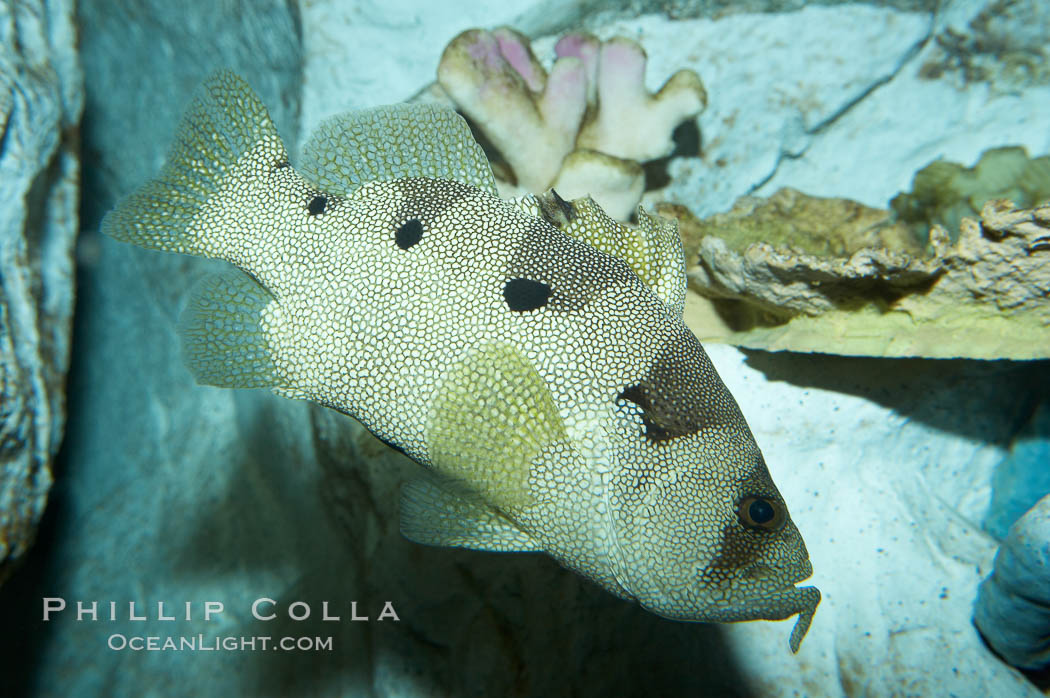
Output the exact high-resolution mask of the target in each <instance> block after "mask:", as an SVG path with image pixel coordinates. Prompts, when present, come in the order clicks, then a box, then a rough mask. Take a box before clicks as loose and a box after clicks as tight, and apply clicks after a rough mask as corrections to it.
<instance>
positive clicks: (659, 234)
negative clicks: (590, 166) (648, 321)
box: [514, 189, 685, 316]
mask: <svg viewBox="0 0 1050 698" xmlns="http://www.w3.org/2000/svg"><path fill="white" fill-rule="evenodd" d="M514 203H515V204H516V205H517V206H518V208H520V209H521V210H522V211H524V212H525V213H528V214H529V215H532V216H536V217H537V218H542V219H543V220H545V221H547V222H548V223H550V224H551V225H553V226H554V227H555V228H557V229H558V230H560V231H562V232H563V233H565V234H566V235H568V236H569V237H571V238H575V239H577V240H579V241H581V242H585V243H587V244H588V245H590V246H591V247H594V248H595V249H598V250H601V251H602V252H605V253H606V254H610V255H612V256H614V257H619V258H620V259H622V260H623V261H624V262H626V263H627V266H629V267H630V268H631V269H632V270H633V271H634V273H635V274H637V275H638V278H640V279H641V280H642V282H643V283H644V284H646V285H647V286H648V287H649V288H650V290H652V292H653V293H655V294H656V295H657V296H659V297H660V299H661V300H663V302H664V303H666V304H667V306H668V307H669V308H671V309H672V310H674V312H676V313H677V314H678V315H679V316H681V315H682V313H683V311H684V309H685V256H684V254H683V252H682V239H681V238H680V237H679V236H678V224H677V222H675V221H670V220H666V219H664V218H661V217H660V216H654V215H650V214H649V213H647V212H646V211H645V209H643V208H641V207H639V208H638V225H635V226H630V225H627V224H626V223H621V222H620V221H617V220H614V219H612V218H610V217H609V215H608V214H606V213H605V211H603V210H602V208H601V207H600V206H599V205H598V204H596V203H595V202H594V200H593V199H591V197H589V196H586V197H583V198H581V199H575V200H574V201H565V200H564V199H562V198H561V197H560V196H558V193H557V192H556V191H554V190H553V189H550V190H548V191H547V192H546V193H543V194H530V195H528V196H524V197H522V198H520V199H516V200H515V201H514Z"/></svg>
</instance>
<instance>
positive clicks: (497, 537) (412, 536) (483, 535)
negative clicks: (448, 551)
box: [401, 477, 542, 552]
mask: <svg viewBox="0 0 1050 698" xmlns="http://www.w3.org/2000/svg"><path fill="white" fill-rule="evenodd" d="M401 535H403V536H404V537H405V538H407V539H409V540H410V541H413V542H415V543H421V544H423V545H440V546H446V547H453V548H469V549H471V550H490V551H496V552H538V551H541V550H542V548H541V547H540V546H538V545H537V544H536V542H535V541H533V540H532V538H531V537H530V536H529V534H527V533H525V532H524V531H522V530H521V529H520V528H518V527H517V526H515V525H514V523H513V522H512V521H510V519H508V518H506V517H505V516H503V515H502V514H500V513H499V512H498V511H496V510H495V509H493V508H492V507H490V506H488V505H486V504H485V503H484V502H483V501H482V500H481V499H480V498H478V497H477V496H476V495H472V494H471V493H469V492H467V491H460V490H459V489H458V488H456V489H455V490H454V489H453V488H452V486H451V485H448V484H442V483H439V482H437V481H436V478H433V477H428V478H425V479H424V478H421V479H418V480H414V481H412V482H409V483H408V484H407V485H405V486H404V487H403V488H402V490H401Z"/></svg>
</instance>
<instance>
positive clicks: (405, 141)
mask: <svg viewBox="0 0 1050 698" xmlns="http://www.w3.org/2000/svg"><path fill="white" fill-rule="evenodd" d="M301 171H302V173H303V176H304V177H306V178H307V179H309V180H310V181H312V182H313V183H314V184H315V185H317V186H318V187H320V188H321V189H324V190H325V191H329V192H332V193H334V194H343V195H348V194H350V193H351V192H353V191H354V190H355V189H357V188H359V187H361V186H363V185H365V184H368V183H369V182H373V181H389V180H392V179H401V178H403V177H433V178H435V179H451V180H455V181H457V182H463V183H465V184H473V185H474V186H476V187H480V188H481V189H484V190H485V191H487V192H489V193H490V194H496V193H497V192H496V182H495V180H494V179H493V178H492V168H491V167H489V163H488V160H487V159H486V158H485V153H484V152H482V150H481V146H479V145H478V144H477V142H476V141H475V140H474V137H473V136H472V135H471V133H470V128H469V127H468V126H467V122H466V121H465V120H464V119H463V117H462V116H460V115H459V114H457V113H456V112H454V111H452V110H451V109H447V108H444V107H441V106H438V105H436V104H392V105H389V106H385V107H375V108H373V109H365V110H363V111H356V112H350V113H348V114H343V115H341V116H334V117H332V118H330V119H328V120H327V121H325V122H324V123H322V124H321V125H320V126H319V127H318V128H317V130H316V131H314V133H313V135H312V136H311V137H310V140H309V142H308V143H307V144H306V147H305V148H303V164H302V168H301Z"/></svg>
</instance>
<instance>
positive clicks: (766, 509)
mask: <svg viewBox="0 0 1050 698" xmlns="http://www.w3.org/2000/svg"><path fill="white" fill-rule="evenodd" d="M736 514H737V517H738V518H739V519H740V523H742V524H744V525H745V526H747V527H748V528H753V529H755V530H759V531H778V530H780V529H781V528H783V526H784V523H785V522H786V521H787V511H786V510H785V509H784V506H783V505H782V504H780V503H779V502H776V501H773V500H771V499H767V498H765V497H760V496H758V495H749V496H747V497H744V498H743V499H741V500H740V503H739V504H737V508H736Z"/></svg>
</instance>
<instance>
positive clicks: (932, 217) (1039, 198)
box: [890, 147, 1050, 241]
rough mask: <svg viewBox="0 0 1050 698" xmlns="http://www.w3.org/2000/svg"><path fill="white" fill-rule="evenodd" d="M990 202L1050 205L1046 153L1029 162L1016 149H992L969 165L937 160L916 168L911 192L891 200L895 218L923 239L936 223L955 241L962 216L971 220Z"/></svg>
mask: <svg viewBox="0 0 1050 698" xmlns="http://www.w3.org/2000/svg"><path fill="white" fill-rule="evenodd" d="M992 199H1009V200H1010V201H1012V202H1013V203H1014V205H1015V206H1016V207H1017V208H1033V207H1035V206H1039V205H1041V204H1045V203H1048V202H1050V155H1043V156H1042V157H1037V158H1029V157H1028V153H1027V151H1026V150H1025V149H1024V148H1021V147H1006V148H992V149H991V150H987V151H985V152H984V153H983V154H982V155H981V159H980V160H978V161H977V163H976V164H975V165H974V166H973V167H964V166H962V165H960V164H958V163H954V162H946V161H944V160H938V161H936V162H932V163H930V164H929V165H927V166H926V167H924V168H922V169H921V170H919V171H918V172H917V173H916V175H915V179H914V180H912V187H911V191H908V192H903V193H901V194H898V195H897V196H895V197H893V199H892V200H891V201H890V208H891V209H893V211H894V212H895V213H896V214H897V219H898V220H900V221H903V222H905V223H909V224H911V228H912V230H913V232H914V234H915V236H916V237H917V238H919V239H922V240H928V235H929V231H930V229H931V228H932V227H933V226H934V225H940V226H941V227H942V228H944V229H945V230H947V231H948V234H949V235H950V236H951V239H952V241H955V240H956V239H958V233H959V230H960V229H961V228H962V221H963V218H964V217H969V218H976V217H977V216H978V214H979V213H980V212H981V209H983V208H984V205H985V204H986V203H988V202H989V201H991V200H992Z"/></svg>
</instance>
